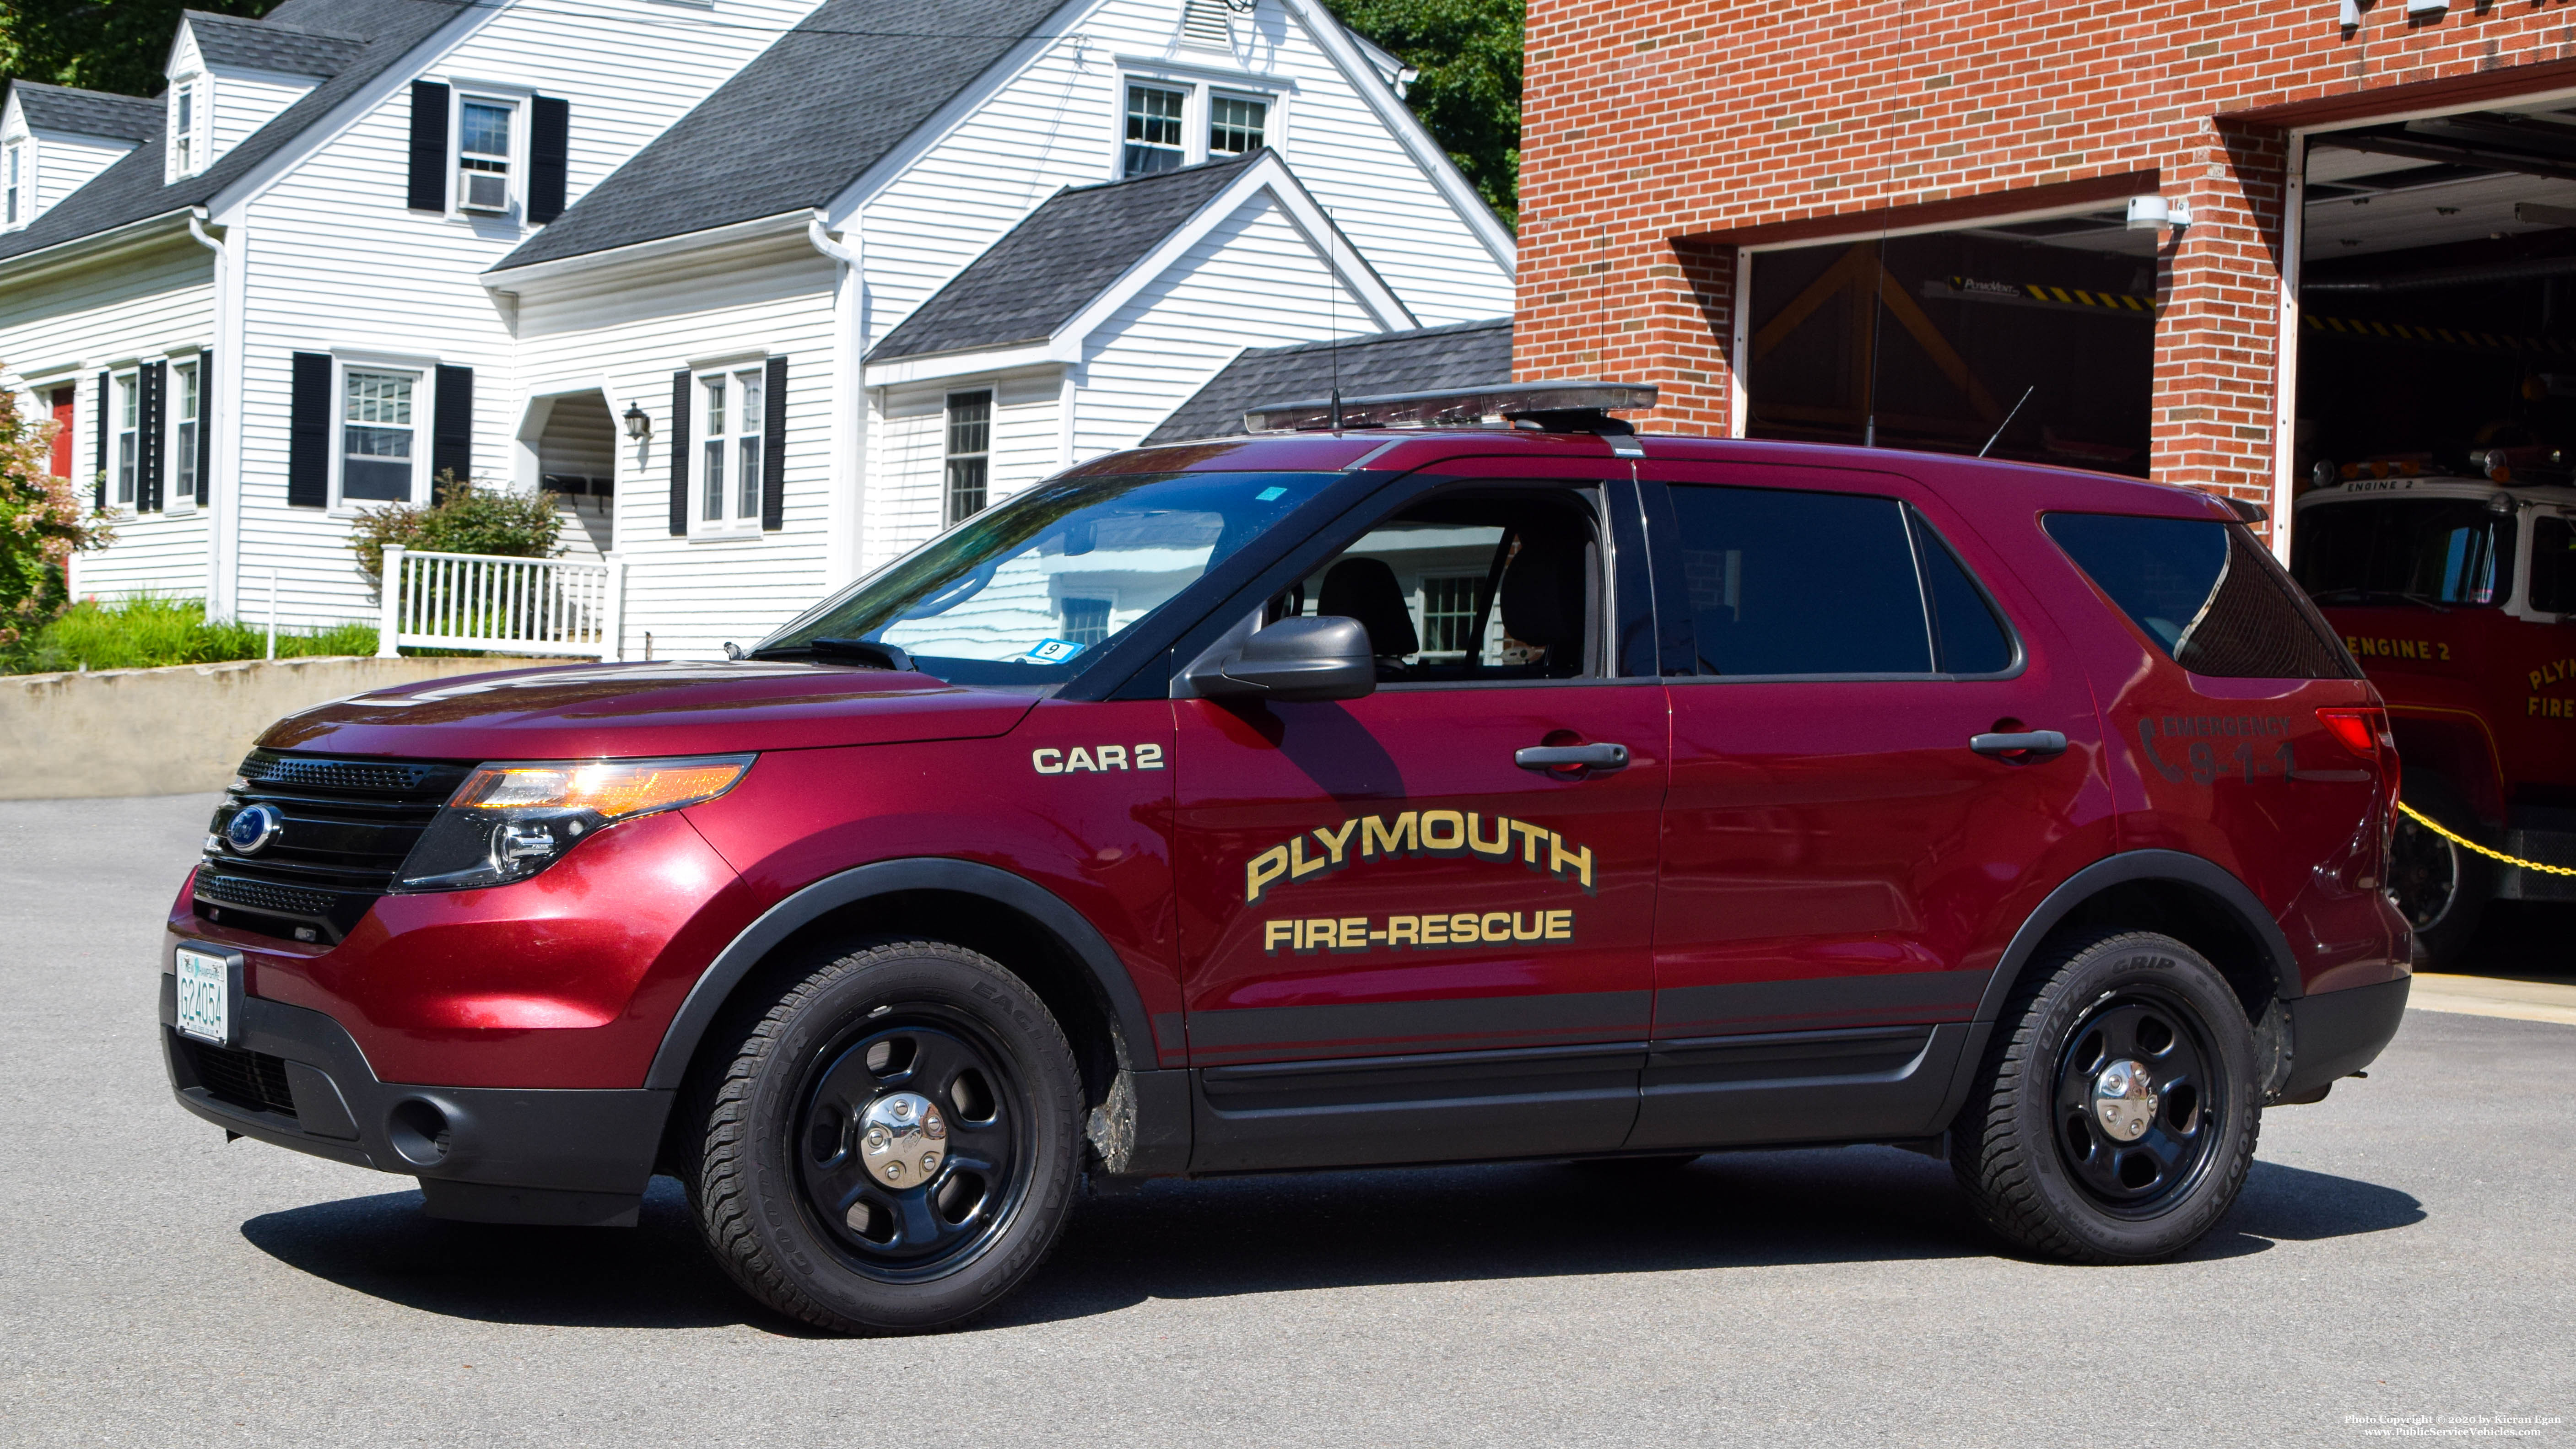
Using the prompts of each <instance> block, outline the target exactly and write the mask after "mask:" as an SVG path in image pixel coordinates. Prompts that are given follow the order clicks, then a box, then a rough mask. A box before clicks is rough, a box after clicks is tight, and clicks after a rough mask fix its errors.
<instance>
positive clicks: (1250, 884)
mask: <svg viewBox="0 0 2576 1449" xmlns="http://www.w3.org/2000/svg"><path fill="white" fill-rule="evenodd" d="M1287 873H1288V847H1286V846H1284V845H1274V846H1272V847H1270V848H1269V849H1268V850H1265V851H1263V852H1261V853H1260V854H1259V855H1256V856H1254V857H1253V858H1252V859H1251V860H1250V861H1248V862H1246V863H1245V864H1244V867H1243V903H1244V904H1245V905H1248V906H1250V905H1259V904H1260V903H1261V896H1262V893H1263V892H1264V891H1266V890H1268V889H1269V887H1270V883H1271V882H1272V881H1275V880H1277V879H1279V877H1281V876H1283V875H1286V874H1287Z"/></svg>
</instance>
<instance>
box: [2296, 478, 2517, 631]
mask: <svg viewBox="0 0 2576 1449" xmlns="http://www.w3.org/2000/svg"><path fill="white" fill-rule="evenodd" d="M2290 572H2291V573H2292V574H2294V575H2296V576H2297V577H2298V580H2299V586H2300V587H2301V588H2304V589H2306V590H2307V591H2308V596H2309V597H2310V598H2313V599H2315V600H2316V601H2317V602H2318V603H2320V604H2367V603H2383V602H2402V601H2407V600H2412V601H2414V602H2416V603H2425V604H2468V605H2493V604H2500V603H2502V602H2504V598H2505V595H2507V594H2509V593H2511V592H2513V515H2512V514H2510V513H2496V512H2492V511H2490V510H2489V509H2488V508H2487V506H2486V504H2485V503H2484V502H2482V501H2481V500H2478V499H2475V498H2407V499H2391V500H2388V501H2385V502H2383V501H2379V500H2376V499H2374V500H2372V501H2370V502H2366V503H2329V504H2321V505H2319V506H2316V507H2313V508H2310V509H2308V510H2307V511H2306V512H2304V513H2301V514H2300V515H2299V524H2298V531H2297V532H2296V533H2294V534H2292V535H2291V543H2290Z"/></svg>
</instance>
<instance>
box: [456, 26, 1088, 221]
mask: <svg viewBox="0 0 2576 1449" xmlns="http://www.w3.org/2000/svg"><path fill="white" fill-rule="evenodd" d="M1061 3H1062V0H826V3H825V4H824V5H823V6H822V7H821V8H820V9H818V10H816V11H815V12H814V13H813V14H811V15H809V16H807V17H805V20H804V22H803V23H802V24H800V25H798V26H797V27H796V28H795V29H794V30H791V31H789V32H787V33H786V34H785V35H782V36H780V37H779V38H778V40H777V41H776V42H775V43H774V44H772V45H771V46H770V47H769V49H767V50H765V51H763V52H761V53H760V55H758V56H757V57H755V58H754V59H753V60H752V62H751V64H749V65H747V66H744V67H743V68H742V70H741V72H740V73H738V74H736V75H735V76H734V78H733V79H731V80H729V81H726V82H725V83H724V84H723V85H721V86H718V87H716V90H715V93H714V94H712V95H710V96H708V97H707V98H706V99H705V100H704V101H701V102H699V103H698V106H697V108H696V109H695V110H692V111H691V112H689V113H688V114H687V115H686V116H683V117H681V118H680V120H679V122H678V124H676V125H674V126H672V127H671V128H670V129H669V130H667V131H664V132H663V133H662V134H661V135H660V136H657V137H655V138H654V139H653V141H652V142H651V143H650V144H648V145H646V146H645V147H644V149H643V150H641V151H639V152H637V153H636V154H635V156H634V157H633V158H632V159H631V160H629V161H628V162H627V163H626V164H625V165H623V166H620V167H619V168H617V170H616V171H614V172H612V173H610V174H609V175H608V177H607V178H606V179H604V180H602V181H601V182H600V183H599V184H598V185H597V186H594V187H592V188H591V189H590V191H589V193H588V194H587V195H584V196H583V197H582V198H581V199H580V200H579V201H577V202H575V203H573V206H572V209H571V210H569V211H567V212H565V213H564V214H563V215H562V216H561V217H559V218H557V219H556V220H555V221H554V223H553V224H552V225H549V226H548V227H547V228H546V229H545V230H544V231H541V232H539V233H537V234H536V235H535V236H533V237H530V238H529V239H528V240H527V241H526V242H525V243H523V244H521V245H520V247H519V249H518V250H516V251H514V252H512V253H510V255H509V256H507V257H505V258H503V259H502V261H501V263H500V265H498V266H496V267H494V268H493V270H494V271H496V272H499V271H507V270H509V269H510V268H512V267H524V266H527V265H529V264H531V263H534V262H546V261H554V260H556V259H557V258H561V257H575V256H582V255H585V254H587V253H590V252H598V251H607V250H609V249H610V248H612V247H622V246H631V245H633V244H634V243H636V242H645V241H653V240H656V239H657V238H661V237H669V236H680V235H682V234H684V233H688V232H693V231H704V230H706V229H708V228H710V227H718V226H726V225H729V224H731V223H734V222H740V221H752V220H756V219H758V218H760V217H764V216H777V215H780V214H781V213H784V212H790V211H799V210H803V209H805V208H807V207H815V206H821V205H823V204H824V203H825V202H828V201H830V200H831V199H832V198H833V197H834V196H836V195H838V194H839V193H840V192H841V190H842V189H843V188H845V187H847V186H848V185H849V184H850V183H851V182H853V181H856V180H857V179H858V178H859V176H860V174H861V173H863V172H865V171H866V170H867V169H868V168H869V167H870V166H873V165H875V164H876V163H877V162H878V161H880V160H882V159H884V157H885V156H886V154H887V153H888V152H890V151H892V150H893V149H894V148H895V147H896V146H897V145H898V144H900V143H901V142H902V140H903V138H904V137H906V136H909V135H911V134H912V133H913V132H914V131H915V130H918V129H919V128H920V127H921V124H922V123H923V122H925V121H927V120H929V119H930V117H931V116H932V115H933V114H934V113H935V112H937V111H938V109H939V108H940V107H941V106H944V105H946V104H947V103H948V101H949V99H950V98H951V97H953V96H955V95H956V94H957V93H958V92H959V91H962V90H964V89H965V88H966V87H967V85H968V84H970V83H971V82H972V81H973V80H974V79H975V77H977V76H979V75H981V74H983V73H984V71H985V70H987V69H988V68H990V67H991V66H992V65H993V63H994V62H995V61H998V60H1000V59H1001V58H1002V57H1003V56H1004V55H1006V54H1008V53H1009V52H1010V50H1011V48H1012V47H1013V46H1015V45H1017V44H1019V43H1020V41H1021V40H1023V39H1025V38H1027V37H1028V36H1029V35H1031V34H1033V33H1035V32H1036V31H1037V29H1038V27H1039V26H1041V25H1043V24H1044V23H1045V22H1046V19H1047V17H1048V16H1050V15H1052V14H1053V13H1055V11H1056V9H1057V7H1058V6H1059V5H1060V4H1061Z"/></svg>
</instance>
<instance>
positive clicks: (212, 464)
mask: <svg viewBox="0 0 2576 1449" xmlns="http://www.w3.org/2000/svg"><path fill="white" fill-rule="evenodd" d="M206 220H207V217H206V209H205V208H204V207H202V206H192V207H190V208H188V236H189V238H190V239H191V240H193V241H195V242H196V243H197V245H199V246H201V247H204V248H205V249H206V250H208V251H210V252H213V253H214V254H215V278H214V291H215V308H214V311H215V317H214V336H213V337H211V338H210V339H208V345H209V346H210V347H211V348H212V349H213V351H214V355H215V364H214V367H213V368H212V370H211V371H212V376H211V377H209V378H208V379H207V382H208V385H207V387H206V389H205V390H204V391H203V392H202V393H200V394H199V396H198V399H197V410H198V417H199V421H198V426H199V427H202V428H206V429H208V430H209V431H210V432H211V433H212V437H211V439H210V442H211V444H212V446H210V447H208V448H207V450H206V473H207V476H206V506H205V507H204V508H203V509H202V510H200V511H201V512H203V513H204V514H205V517H206V618H207V619H208V620H209V621H210V622H211V621H217V620H226V619H230V618H232V617H233V616H234V614H235V613H236V612H237V610H238V606H239V602H240V601H239V600H238V598H237V597H236V595H237V594H238V593H239V589H238V588H237V587H236V584H237V582H238V578H237V576H238V575H239V573H240V551H241V489H240V488H239V487H238V486H237V481H236V480H237V479H238V477H239V472H240V459H241V408H240V406H239V404H238V402H237V401H236V400H237V399H239V398H240V396H241V388H240V387H239V386H238V384H237V382H236V379H238V378H239V377H240V376H241V366H242V349H241V330H242V329H241V327H240V325H239V324H240V321H241V304H240V297H239V290H240V271H241V269H240V267H239V266H238V265H237V262H238V243H239V239H240V235H241V228H240V227H238V226H233V227H227V228H225V230H224V235H223V236H222V237H221V238H220V239H218V238H216V237H214V236H211V235H208V234H207V231H206Z"/></svg>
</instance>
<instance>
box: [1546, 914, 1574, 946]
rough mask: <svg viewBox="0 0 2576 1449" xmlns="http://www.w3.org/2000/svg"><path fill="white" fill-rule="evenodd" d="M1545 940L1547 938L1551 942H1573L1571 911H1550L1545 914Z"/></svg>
mask: <svg viewBox="0 0 2576 1449" xmlns="http://www.w3.org/2000/svg"><path fill="white" fill-rule="evenodd" d="M1547 938H1548V939H1549V940H1551V941H1571V940H1573V939H1574V912H1572V911H1550V912H1548V913H1547Z"/></svg>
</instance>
